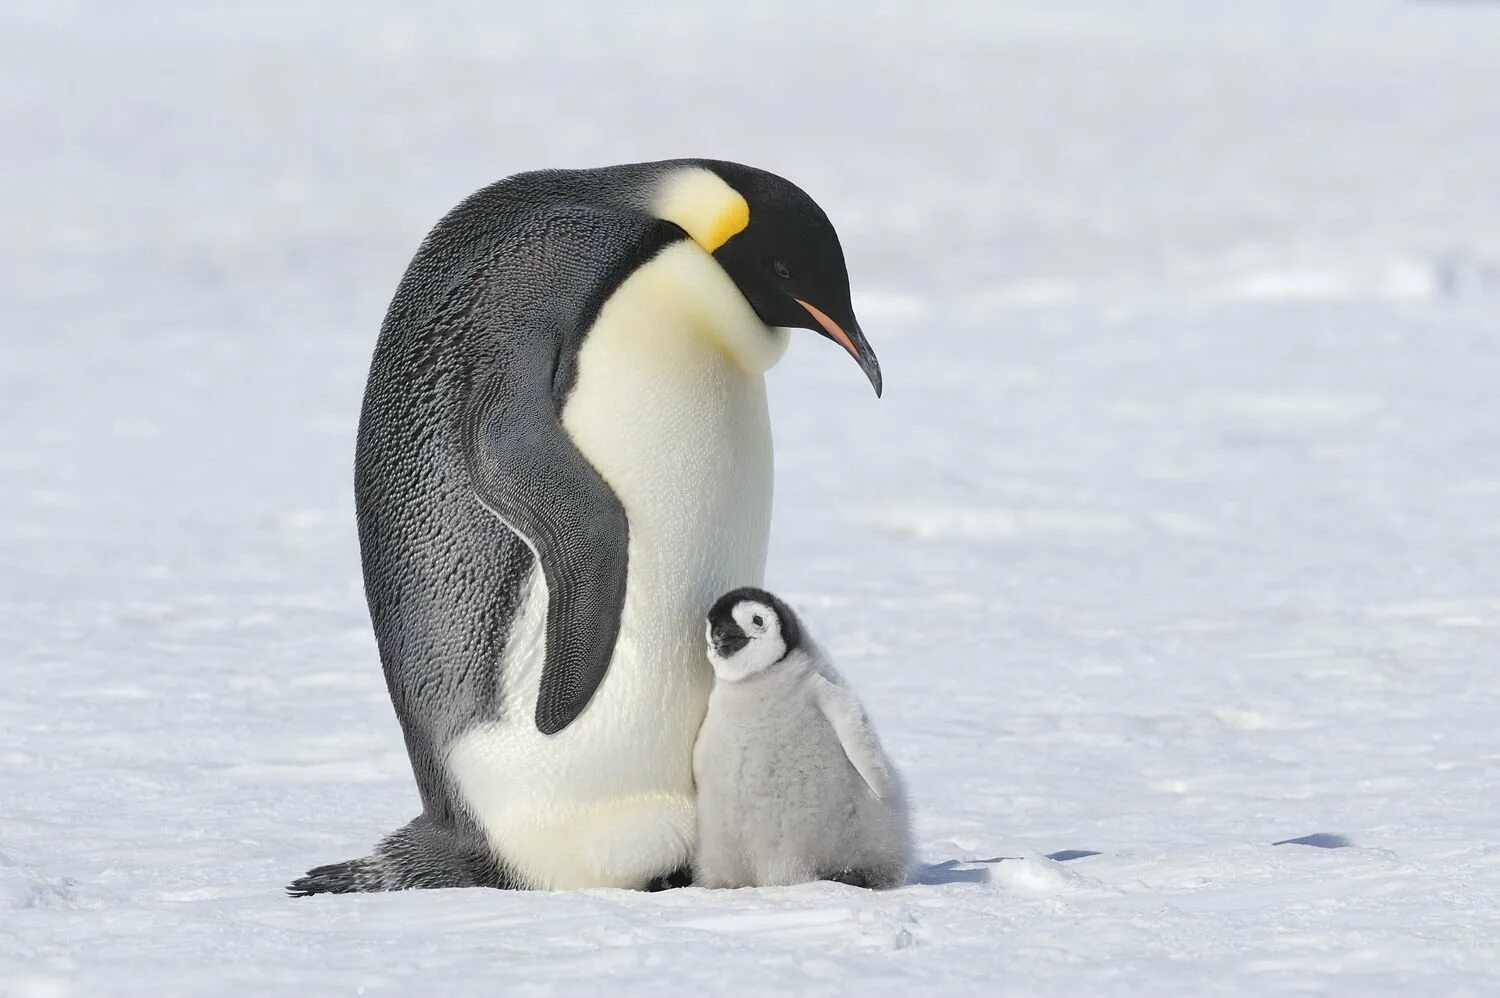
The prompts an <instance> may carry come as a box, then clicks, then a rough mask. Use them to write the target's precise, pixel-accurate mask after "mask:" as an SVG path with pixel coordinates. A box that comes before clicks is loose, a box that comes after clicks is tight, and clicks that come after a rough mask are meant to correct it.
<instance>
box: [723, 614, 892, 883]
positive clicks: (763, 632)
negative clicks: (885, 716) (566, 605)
mask: <svg viewBox="0 0 1500 998" xmlns="http://www.w3.org/2000/svg"><path fill="white" fill-rule="evenodd" d="M708 660H709V662H710V663H711V664H712V665H713V669H714V678H715V681H714V688H713V692H712V693H710V694H709V699H708V713H707V716H706V717H705V718H704V721H703V727H702V729H701V730H700V731H699V733H698V740H697V743H696V744H695V745H694V747H693V776H694V778H695V780H696V781H697V785H698V846H697V854H696V856H695V857H694V860H693V879H694V882H695V883H696V884H698V885H699V886H703V887H764V886H770V885H777V884H797V883H804V882H807V881H811V880H836V881H840V882H842V883H847V884H853V885H855V886H858V887H870V888H875V889H882V888H888V887H898V886H900V885H901V884H903V883H905V882H906V873H907V868H908V866H909V865H910V857H911V832H910V827H909V822H908V817H907V807H906V795H905V792H904V791H903V788H902V785H901V780H900V777H899V776H898V775H897V773H896V770H895V767H893V766H892V765H891V762H890V760H889V759H887V758H886V755H885V753H884V752H883V751H882V750H881V747H880V742H879V741H878V740H877V738H876V737H875V729H874V728H873V727H871V725H870V722H869V720H868V719H867V718H866V717H865V713H864V709H863V708H862V707H861V706H860V703H859V700H858V698H857V697H855V695H854V693H853V691H851V690H850V689H849V688H848V687H847V686H845V685H844V681H843V678H842V677H841V676H840V675H839V674H838V672H837V671H836V670H835V669H834V668H833V666H832V665H830V664H829V662H828V660H827V659H826V658H825V657H824V656H823V654H822V653H821V651H820V650H819V649H818V648H817V647H816V646H815V645H814V644H813V643H812V642H811V641H810V640H808V638H807V636H806V634H805V633H804V630H803V628H802V625H801V622H800V621H798V619H797V616H796V614H795V613H793V612H792V609H791V608H790V607H788V606H787V605H786V604H785V603H783V602H782V601H781V600H780V599H778V598H777V597H776V596H773V595H772V594H771V593H768V592H766V591H765V590H762V589H753V588H746V589H736V590H734V591H733V592H730V593H726V594H725V595H724V596H722V597H720V598H719V600H718V602H716V603H715V604H714V606H713V609H712V610H710V611H709V615H708Z"/></svg>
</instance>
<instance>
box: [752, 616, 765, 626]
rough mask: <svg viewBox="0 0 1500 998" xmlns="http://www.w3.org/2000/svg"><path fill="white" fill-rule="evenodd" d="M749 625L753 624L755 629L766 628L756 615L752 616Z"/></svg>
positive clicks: (761, 619) (762, 620)
mask: <svg viewBox="0 0 1500 998" xmlns="http://www.w3.org/2000/svg"><path fill="white" fill-rule="evenodd" d="M750 623H752V624H754V625H755V626H756V627H764V626H766V622H765V620H764V619H763V618H762V617H761V615H760V614H758V613H757V614H756V615H755V616H753V617H751V618H750Z"/></svg>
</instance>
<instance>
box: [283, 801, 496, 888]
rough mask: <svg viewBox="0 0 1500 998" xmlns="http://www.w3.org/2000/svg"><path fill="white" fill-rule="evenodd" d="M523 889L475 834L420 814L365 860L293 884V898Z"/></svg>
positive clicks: (318, 872)
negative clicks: (417, 890) (430, 890)
mask: <svg viewBox="0 0 1500 998" xmlns="http://www.w3.org/2000/svg"><path fill="white" fill-rule="evenodd" d="M519 886H522V885H521V884H519V883H517V881H516V878H515V877H514V876H513V875H512V874H511V872H510V871H509V870H508V869H506V868H505V867H504V866H503V865H502V864H501V863H500V862H499V861H497V860H496V859H495V857H494V856H493V855H492V854H491V852H490V850H489V849H488V847H486V846H485V844H484V843H483V842H482V841H481V840H479V839H478V837H477V836H474V835H467V834H464V833H463V832H462V831H460V830H459V829H457V828H453V827H450V826H447V825H442V824H440V823H438V822H435V821H431V820H429V819H428V818H427V817H426V816H421V817H418V818H416V819H415V820H413V821H412V822H410V823H409V824H407V825H406V826H405V827H404V828H399V829H397V830H396V831H394V832H392V833H391V834H390V835H387V836H386V837H385V838H384V839H382V840H381V842H380V845H378V846H376V847H375V853H374V855H371V856H366V857H364V858H363V859H351V860H347V861H346V862H343V863H330V864H329V865H328V866H320V867H317V868H316V869H313V870H309V871H308V873H307V876H305V877H299V878H298V879H296V880H294V881H292V883H291V884H290V885H289V886H288V887H287V889H286V891H287V893H288V894H290V895H291V896H292V897H294V898H295V897H307V896H308V895H311V894H350V893H354V892H357V891H404V890H410V889H413V888H435V887H499V888H513V887H519Z"/></svg>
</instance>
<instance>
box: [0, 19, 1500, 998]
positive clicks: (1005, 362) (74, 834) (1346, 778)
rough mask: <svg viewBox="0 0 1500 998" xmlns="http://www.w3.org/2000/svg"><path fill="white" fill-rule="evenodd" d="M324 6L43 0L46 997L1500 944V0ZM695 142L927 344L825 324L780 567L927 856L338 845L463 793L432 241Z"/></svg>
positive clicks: (873, 987)
mask: <svg viewBox="0 0 1500 998" xmlns="http://www.w3.org/2000/svg"><path fill="white" fill-rule="evenodd" d="M300 6H301V5H296V4H291V3H285V4H277V5H269V6H268V5H254V6H253V7H252V6H251V5H246V6H245V7H242V8H240V7H227V6H207V5H198V4H187V3H181V4H155V5H146V4H133V5H118V6H117V5H104V4H102V3H101V4H98V5H96V6H88V5H68V4H52V3H32V4H26V3H20V4H14V5H7V6H6V7H5V8H4V10H3V11H0V94H3V98H0V100H3V104H0V107H3V115H4V119H3V120H4V122H5V134H6V140H5V142H4V149H3V151H0V157H3V162H4V164H5V170H6V182H5V183H4V184H3V185H0V206H3V212H4V217H5V225H4V229H3V235H0V263H3V266H0V280H3V281H4V285H3V289H4V296H5V301H6V302H7V309H6V315H5V318H4V320H3V323H4V324H3V327H0V328H3V330H4V353H3V357H4V364H3V366H0V379H3V380H0V433H3V437H0V481H3V482H4V488H3V490H0V647H3V648H4V649H5V654H4V658H3V659H0V663H3V664H0V669H3V671H0V677H3V680H4V691H5V692H4V695H3V696H0V730H3V731H4V733H5V735H4V738H3V740H0V801H3V803H0V991H7V992H11V993H15V994H21V995H53V994H59V995H66V994H79V995H95V994H104V995H111V994H118V995H136V994H144V993H151V994H157V995H170V994H185V993H213V992H219V991H223V992H246V993H293V992H305V991H314V992H318V993H325V992H326V993H350V992H358V991H361V990H362V991H363V992H364V993H370V994H374V993H401V992H411V991H415V990H421V991H427V992H434V993H436V992H439V991H441V992H443V993H452V994H469V993H474V994H479V993H494V992H497V991H499V992H502V993H508V992H548V991H565V992H566V991H575V990H579V989H583V988H601V989H607V990H608V991H610V992H611V993H631V992H640V993H674V992H688V991H695V992H697V991H703V990H704V989H723V990H728V991H744V992H759V991H769V990H795V991H801V992H807V993H860V994H864V993H879V992H884V993H911V992H914V991H933V992H948V993H963V992H979V991H981V990H982V991H985V992H987V993H997V992H999V993H1018V994H1019V993H1055V994H1082V993H1105V994H1137V993H1194V994H1195V993H1204V992H1209V991H1212V992H1228V993H1250V994H1264V993H1272V992H1289V991H1325V992H1334V993H1348V994H1355V993H1359V994H1364V993H1379V992H1387V993H1405V994H1424V995H1426V994H1440V993H1446V994H1463V993H1468V994H1482V993H1492V992H1493V991H1494V990H1496V989H1497V988H1500V846H1497V842H1496V830H1497V828H1500V724H1497V722H1500V713H1497V711H1500V673H1497V669H1496V664H1497V662H1496V659H1497V653H1500V566H1497V564H1496V559H1495V553H1496V551H1497V550H1500V526H1497V520H1496V518H1495V515H1494V511H1495V509H1496V508H1497V505H1500V402H1497V394H1496V390H1495V386H1496V385H1497V384H1500V350H1497V339H1496V337H1497V323H1500V196H1497V193H1496V192H1497V187H1496V184H1495V177H1496V176H1500V104H1497V103H1496V100H1495V94H1496V93H1497V92H1500V61H1497V60H1496V59H1495V58H1494V53H1495V52H1496V51H1500V5H1491V4H1480V3H1454V4H1432V3H1428V4H1405V5H1398V4H1376V3H1368V4H1361V3H1328V4H1316V5H1313V4H1305V3H1303V4H1292V3H1281V4H1274V3H1267V4H1261V5H1257V6H1255V7H1253V8H1252V9H1248V10H1247V9H1240V10H1238V11H1237V12H1236V13H1235V14H1233V15H1232V16H1231V15H1230V14H1227V13H1222V14H1218V15H1213V14H1210V13H1206V12H1205V9H1206V8H1207V6H1208V5H1194V4H1189V3H1186V2H1180V3H1168V2H1157V3H1151V4H1146V5H1132V6H1131V10H1132V11H1133V12H1134V13H1133V14H1132V15H1129V16H1127V15H1126V14H1124V13H1121V12H1120V10H1121V8H1112V7H1106V6H1102V5H1101V6H1078V5H1074V6H1070V7H1069V8H1068V9H1067V11H1066V12H1059V11H1058V10H1056V9H1054V7H1053V6H1052V5H1046V4H1041V3H1037V4H1034V5H1024V6H1012V7H1009V8H1008V9H1007V10H1006V11H1004V12H1001V13H997V12H994V11H991V10H989V9H988V8H985V7H980V6H975V7H964V8H954V9H952V10H950V11H948V12H945V13H942V14H939V15H928V19H926V20H916V19H912V18H909V17H907V16H905V15H902V14H900V13H897V12H895V11H893V10H891V9H887V8H881V9H880V10H879V12H877V13H875V14H867V15H863V16H856V14H855V11H856V10H857V9H859V8H856V7H855V6H854V5H848V6H840V7H827V6H819V7H815V8H807V7H804V6H803V5H795V6H792V5H788V6H770V7H754V8H743V9H736V10H735V11H734V12H733V13H726V12H717V13H713V14H708V13H705V10H707V9H708V8H704V7H699V6H690V5H687V4H685V3H677V4H667V5H665V6H658V7H654V8H653V10H652V11H637V12H634V13H631V14H629V15H620V14H613V15H608V16H606V15H605V14H603V13H601V12H600V11H594V12H593V13H590V14H584V15H578V14H570V13H569V12H568V11H565V10H562V9H560V5H559V9H557V10H552V11H545V12H538V11H535V10H532V11H527V12H507V11H505V10H503V9H501V8H498V7H497V6H496V5H492V4H485V5H475V6H473V7H468V8H462V7H450V8H447V9H445V11H444V12H442V13H439V14H432V15H428V14H423V15H422V16H421V17H417V16H415V15H411V14H403V13H402V12H401V10H400V8H399V6H397V5H394V4H385V5H380V6H372V5H369V4H360V5H354V4H349V5H347V6H342V7H339V6H335V5H319V7H318V10H317V11H315V12H306V11H302V10H300V9H299V8H300ZM1237 6H1239V7H1241V8H1243V7H1245V6H1248V5H1237ZM1214 9H1215V10H1221V11H1222V10H1226V9H1227V8H1223V7H1218V6H1215V8H1214ZM621 18H624V20H621ZM691 154H708V155H719V156H723V157H726V158H735V159H742V160H746V161H749V162H754V163H757V164H760V165H764V166H767V167H771V168H774V169H777V170H779V171H780V172H783V173H785V174H786V175H788V176H791V177H793V178H794V179H796V180H798V181H799V182H801V183H802V184H803V185H804V186H805V187H807V188H808V189H809V190H811V191H812V192H813V193H814V194H815V195H816V196H817V197H819V199H820V200H821V201H822V202H823V204H824V206H825V207H826V208H827V209H828V211H829V213H830V214H831V215H832V217H833V218H834V220H835V221H836V222H837V223H838V225H839V227H840V230H841V232H842V233H843V237H844V242H845V245H846V248H847V250H848V255H849V257H850V261H851V266H852V269H853V276H854V280H855V285H856V303H857V305H858V306H859V307H860V312H861V317H862V320H863V323H864V326H865V328H866V330H867V332H868V333H869V334H870V337H871V340H872V341H873V342H874V343H875V345H876V347H877V349H878V350H879V352H880V356H881V359H882V362H883V366H884V369H885V371H886V376H887V388H888V391H887V395H886V398H885V399H884V400H882V401H881V402H879V403H877V402H875V401H874V400H873V399H871V398H870V397H869V391H868V386H867V385H865V384H864V382H863V380H862V379H861V378H860V377H859V374H858V372H857V371H856V370H855V369H854V368H853V366H852V365H850V364H849V363H848V362H847V359H846V358H842V357H840V356H839V355H838V354H837V351H835V350H833V349H832V348H830V347H828V346H827V344H824V343H821V342H819V341H814V340H813V339H812V338H809V339H808V340H807V341H805V342H803V343H800V344H797V345H795V346H794V348H793V350H792V351H791V353H790V355H789V356H788V358H787V360H786V361H785V362H783V364H782V366H781V367H780V368H778V369H777V371H776V372H775V373H774V375H773V378H772V391H773V396H774V398H773V410H774V418H775V422H776V432H777V439H778V508H777V519H776V525H775V539H774V542H773V551H772V568H771V580H772V583H773V585H774V586H775V587H777V588H778V589H780V590H782V591H783V592H784V593H786V594H787V595H788V596H790V597H791V598H792V599H793V601H794V602H796V603H798V604H800V605H801V606H802V607H803V608H804V610H805V612H806V615H807V617H808V619H809V623H810V625H811V626H812V627H813V628H814V629H815V631H816V633H817V634H818V635H819V636H820V638H821V639H822V640H823V642H824V643H825V644H826V645H827V646H829V647H830V649H831V650H832V651H833V652H834V653H835V654H836V656H837V658H838V661H839V663H840V666H841V667H842V668H843V670H844V671H845V673H846V674H847V675H849V676H850V678H851V680H853V681H854V682H855V684H856V685H857V687H858V688H859V689H860V691H861V693H862V694H863V696H864V698H865V699H866V701H867V702H868V704H869V706H870V709H871V712H872V714H873V715H874V716H875V717H876V719H877V721H878V722H879V723H880V727H881V729H882V732H883V735H884V738H885V740H886V742H887V744H888V747H889V748H890V750H891V752H892V754H893V755H894V756H895V757H896V758H897V760H898V761H899V762H900V763H901V764H902V765H903V767H904V769H905V771H906V774H907V778H908V781H909V783H910V785H911V786H912V788H913V790H914V794H915V796H916V798H917V824H918V833H919V842H920V853H921V857H922V863H923V865H922V868H921V869H920V870H919V871H918V874H917V876H916V877H915V880H916V882H915V883H914V884H912V885H911V886H909V887H907V888H905V889H903V890H899V891H895V892H892V893H889V894H883V895H871V894H868V893H864V892H859V891H855V890H853V889H849V888H844V887H840V886H836V885H812V886H805V887H798V888H795V889H784V890H767V891H739V892H716V893H708V892H703V891H699V890H691V889H690V890H682V891H673V892H667V893H663V894H658V895H649V896H648V895H640V894H633V893H623V892H611V891H597V892H582V893H576V894H553V895H543V894H518V893H502V892H490V891H462V892H427V893H408V894H393V895H383V896H367V897H338V898H332V897H322V898H315V899H310V900H306V901H300V902H292V901H290V900H287V899H286V898H284V897H283V896H282V895H281V887H282V885H284V884H285V883H286V882H287V881H288V880H289V879H290V878H291V877H293V876H295V875H297V874H299V873H301V872H302V871H303V870H305V869H306V868H307V867H308V866H310V865H313V864H315V863H320V862H325V861H330V860H337V859H343V858H347V857H350V856H353V855H356V854H358V853H360V852H361V851H363V850H364V849H365V848H367V847H368V846H369V845H370V844H372V843H373V841H374V840H375V838H376V837H378V836H379V835H380V834H382V833H384V832H385V831H387V830H389V829H391V828H393V827H395V826H396V825H397V824H399V823H400V822H402V821H404V820H405V819H406V818H408V817H409V816H410V815H411V814H413V813H414V812H415V809H416V805H415V794H414V792H413V787H412V784H411V780H410V775H409V773H408V771H407V768H406V759H405V756H404V753H403V751H402V748H401V743H400V739H399V735H398V732H397V728H396V725H395V722H394V718H393V717H392V715H391V711H390V707H389V703H388V701H387V700H386V697H385V693H384V689H383V687H382V684H381V681H380V676H379V671H378V667H377V664H376V661H375V654H374V648H373V641H372V639H371V637H370V634H369V630H368V624H367V621H366V619H365V615H364V608H363V603H362V597H361V592H360V582H359V576H358V570H357V559H356V543H355V534H354V525H353V514H352V503H351V500H350V495H349V492H350V484H349V478H350V472H349V466H350V461H351V455H352V451H353V432H354V424H355V418H356V413H357V408H358V400H359V393H360V390H361V387H362V381H363V377H364V370H365V365H366V363H367V360H368V353H369V350H370V347H371V345H372V343H373V340H374V334H375V330H376V327H377V325H378V323H379V319H380V315H381V313H382V311H383V309H384V307H385V304H386V301H387V299H388V296H389V294H390V292H391V290H392V288H393V286H394V284H395V280H396V278H397V277H398V275H399V273H400V271H401V269H402V267H403V266H404V265H405V262H406V260H407V258H408V257H409V255H410V253H411V252H412V250H413V249H414V248H415V245H416V243H417V241H418V240H419V239H420V237H421V235H422V233H423V232H424V231H425V229H426V227H427V226H428V225H429V224H430V223H431V222H432V221H433V220H434V219H435V218H436V217H437V216H438V215H439V214H440V213H441V212H442V211H443V210H445V209H446V208H447V207H448V206H449V205H450V204H451V203H452V202H454V201H455V200H457V199H458V198H459V197H461V196H462V195H464V194H466V193H467V192H468V191H470V190H472V189H473V188H475V187H478V186H480V185H481V184H483V183H485V182H487V181H489V180H491V179H494V178H495V177H498V176H501V175H504V174H506V173H509V172H513V171H515V170H519V169H525V168H531V167H535V166H541V165H585V164H597V163H605V162H619V161H626V160H632V159H643V158H659V157H664V156H671V155H691ZM1298 840H1300V841H1298ZM1278 843H1281V844H1278ZM1049 857H1051V858H1049Z"/></svg>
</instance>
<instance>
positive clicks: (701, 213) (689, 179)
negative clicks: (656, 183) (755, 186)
mask: <svg viewBox="0 0 1500 998" xmlns="http://www.w3.org/2000/svg"><path fill="white" fill-rule="evenodd" d="M651 208H652V211H653V213H654V214H655V215H656V217H657V218H663V219H666V220H667V221H668V222H672V223H675V224H676V225H678V226H681V228H682V230H683V231H684V232H686V233H687V234H688V235H690V236H692V237H693V242H695V243H697V244H698V245H699V246H702V247H703V248H704V249H705V250H706V251H708V252H709V253H712V252H713V251H714V250H716V249H718V248H719V247H720V246H723V245H724V244H725V243H727V242H728V241H729V239H730V237H731V236H734V235H736V234H738V233H740V232H743V231H744V230H745V226H747V225H749V224H750V205H749V203H747V202H746V201H745V198H744V195H742V194H740V192H739V191H737V190H735V189H734V188H733V187H730V186H729V185H728V184H726V183H725V182H724V179H723V178H722V177H720V176H719V175H718V174H717V173H714V172H713V171H712V170H707V169H704V168H703V167H701V166H689V167H684V168H683V169H681V170H677V171H675V172H673V173H672V174H671V175H670V176H669V177H667V179H666V181H665V182H664V183H663V184H662V185H661V187H660V188H659V189H658V190H657V192H656V196H655V197H654V198H653V199H652V203H651Z"/></svg>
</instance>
